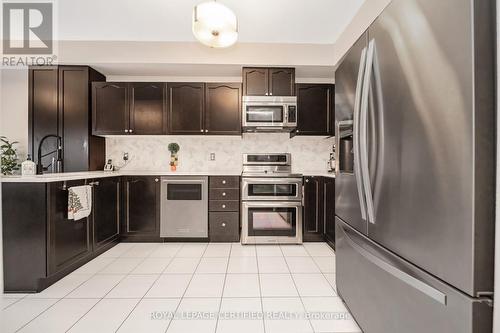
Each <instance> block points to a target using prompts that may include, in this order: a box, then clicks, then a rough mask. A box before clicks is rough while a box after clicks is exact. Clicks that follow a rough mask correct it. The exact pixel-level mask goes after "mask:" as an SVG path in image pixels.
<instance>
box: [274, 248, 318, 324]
mask: <svg viewBox="0 0 500 333" xmlns="http://www.w3.org/2000/svg"><path fill="white" fill-rule="evenodd" d="M301 246H302V247H305V246H304V245H303V244H301ZM280 251H281V253H282V254H283V259H284V260H285V264H286V267H288V271H289V272H290V277H291V278H292V282H293V285H294V286H295V290H296V291H297V295H298V296H299V299H300V303H301V304H302V308H303V309H304V314H306V313H307V309H306V305H305V304H304V301H303V300H302V295H301V294H300V291H299V288H298V287H297V284H296V283H295V279H294V278H293V274H292V270H291V269H290V266H289V265H288V261H287V260H286V257H285V254H284V253H283V249H282V248H281V245H280ZM306 252H307V254H309V252H308V251H307V250H306ZM311 260H312V261H314V260H313V259H312V258H311ZM307 322H308V323H309V326H310V327H311V330H312V332H315V331H314V327H313V325H312V323H311V320H310V319H309V318H308V319H307Z"/></svg>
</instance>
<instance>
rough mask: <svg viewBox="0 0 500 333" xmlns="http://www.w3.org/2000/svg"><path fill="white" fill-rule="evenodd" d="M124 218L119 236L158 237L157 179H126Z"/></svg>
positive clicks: (158, 188) (158, 191)
mask: <svg viewBox="0 0 500 333" xmlns="http://www.w3.org/2000/svg"><path fill="white" fill-rule="evenodd" d="M124 187H125V188H124V200H123V204H124V208H125V209H124V218H123V219H122V221H123V227H122V231H121V234H122V235H124V236H126V237H130V238H133V237H136V238H138V237H146V236H157V237H158V238H159V237H160V202H159V195H160V182H159V178H158V177H126V178H125V181H124Z"/></svg>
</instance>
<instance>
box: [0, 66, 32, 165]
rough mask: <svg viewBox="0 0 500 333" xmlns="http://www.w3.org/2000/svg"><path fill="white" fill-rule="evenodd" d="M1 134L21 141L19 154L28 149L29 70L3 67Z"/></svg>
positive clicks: (23, 156) (22, 156)
mask: <svg viewBox="0 0 500 333" xmlns="http://www.w3.org/2000/svg"><path fill="white" fill-rule="evenodd" d="M1 72H2V78H1V94H2V95H1V97H2V98H1V109H0V110H1V113H0V135H3V136H6V137H7V138H8V139H9V140H11V141H19V145H18V153H19V154H18V155H19V158H20V159H23V160H24V159H25V158H26V152H27V151H28V70H27V69H2V70H1Z"/></svg>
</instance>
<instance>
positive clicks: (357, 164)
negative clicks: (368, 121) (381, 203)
mask: <svg viewBox="0 0 500 333" xmlns="http://www.w3.org/2000/svg"><path fill="white" fill-rule="evenodd" d="M365 68H366V47H365V48H363V50H362V51H361V57H360V59H359V70H358V80H357V82H356V95H355V98H354V114H353V124H352V131H353V146H354V147H353V153H354V176H355V177H356V186H357V188H358V198H359V206H360V207H361V218H362V219H363V220H364V221H366V201H365V193H364V191H363V179H362V175H361V157H360V151H359V148H360V132H359V125H360V119H359V118H360V111H361V110H360V107H361V97H362V88H363V77H364V75H365ZM337 137H338V139H337V140H338V142H337V150H339V149H340V135H337ZM337 161H338V160H337ZM337 164H340V163H339V161H338V162H337Z"/></svg>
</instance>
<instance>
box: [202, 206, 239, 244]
mask: <svg viewBox="0 0 500 333" xmlns="http://www.w3.org/2000/svg"><path fill="white" fill-rule="evenodd" d="M208 230H209V232H208V235H209V240H210V241H211V242H238V241H239V240H240V214H239V213H238V212H211V213H209V215H208Z"/></svg>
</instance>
